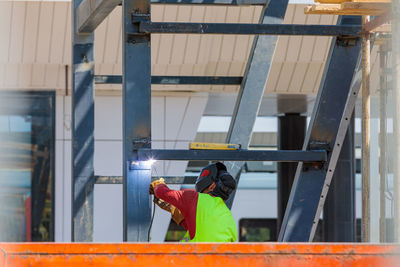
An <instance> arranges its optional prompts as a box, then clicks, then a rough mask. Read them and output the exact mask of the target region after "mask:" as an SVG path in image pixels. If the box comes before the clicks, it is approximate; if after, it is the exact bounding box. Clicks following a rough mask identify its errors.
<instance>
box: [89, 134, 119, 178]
mask: <svg viewBox="0 0 400 267" xmlns="http://www.w3.org/2000/svg"><path fill="white" fill-rule="evenodd" d="M94 150H95V151H94V174H95V175H101V176H122V141H110V140H102V141H95V146H94Z"/></svg>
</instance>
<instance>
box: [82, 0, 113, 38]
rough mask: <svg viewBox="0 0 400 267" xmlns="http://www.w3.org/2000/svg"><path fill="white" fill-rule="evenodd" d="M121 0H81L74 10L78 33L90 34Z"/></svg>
mask: <svg viewBox="0 0 400 267" xmlns="http://www.w3.org/2000/svg"><path fill="white" fill-rule="evenodd" d="M120 3H121V0H82V1H81V3H80V5H79V6H78V8H77V10H76V15H77V26H76V27H77V29H78V33H80V34H83V33H92V32H93V31H94V30H95V29H96V28H97V26H99V25H100V23H101V22H102V21H103V20H104V19H105V18H106V17H107V16H108V15H109V14H110V13H111V11H113V9H114V8H115V7H116V6H117V5H118V4H120Z"/></svg>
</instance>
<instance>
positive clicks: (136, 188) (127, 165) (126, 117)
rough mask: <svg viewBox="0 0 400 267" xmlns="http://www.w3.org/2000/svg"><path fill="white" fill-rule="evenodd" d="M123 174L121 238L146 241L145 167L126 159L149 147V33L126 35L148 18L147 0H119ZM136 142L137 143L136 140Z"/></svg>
mask: <svg viewBox="0 0 400 267" xmlns="http://www.w3.org/2000/svg"><path fill="white" fill-rule="evenodd" d="M122 10H123V12H122V15H123V17H122V20H123V22H122V24H123V29H122V31H123V34H122V36H123V37H122V38H123V43H122V47H123V52H122V58H123V67H122V72H123V78H122V80H123V83H122V91H123V110H122V116H123V164H124V167H123V170H124V173H123V176H124V197H123V198H124V203H123V205H124V230H123V239H124V241H147V230H148V227H149V225H150V211H151V206H150V197H149V194H148V187H149V184H150V178H151V172H150V171H149V167H146V166H144V165H143V166H142V164H140V163H139V165H134V164H132V162H131V161H130V159H131V158H132V157H133V151H134V149H138V148H150V147H151V145H150V139H151V116H150V102H151V72H150V35H149V34H147V35H136V36H135V37H133V38H128V36H127V33H128V32H135V31H136V32H137V30H138V27H137V23H138V22H139V21H142V20H149V19H150V1H149V0H123V5H122ZM137 141H140V142H137Z"/></svg>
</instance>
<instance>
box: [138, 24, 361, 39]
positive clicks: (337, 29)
mask: <svg viewBox="0 0 400 267" xmlns="http://www.w3.org/2000/svg"><path fill="white" fill-rule="evenodd" d="M139 29H140V30H139V31H140V32H142V33H186V34H235V35H239V34H245V35H249V34H256V35H316V36H337V35H350V36H358V35H360V33H361V26H360V25H301V24H240V23H184V22H151V21H144V22H141V23H140V27H139Z"/></svg>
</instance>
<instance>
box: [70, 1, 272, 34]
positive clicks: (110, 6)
mask: <svg viewBox="0 0 400 267" xmlns="http://www.w3.org/2000/svg"><path fill="white" fill-rule="evenodd" d="M268 1H269V0H152V1H151V3H152V4H172V5H176V4H187V5H264V4H266V2H268ZM120 4H121V0H83V1H82V2H81V4H80V5H79V6H78V9H77V16H78V24H77V26H76V27H77V29H78V32H79V33H80V34H88V33H92V32H93V31H94V30H95V29H96V28H97V26H99V25H100V24H101V22H102V21H103V20H104V19H105V18H106V17H107V16H108V15H109V14H110V13H111V12H112V11H113V10H114V8H115V7H116V6H118V5H120Z"/></svg>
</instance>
